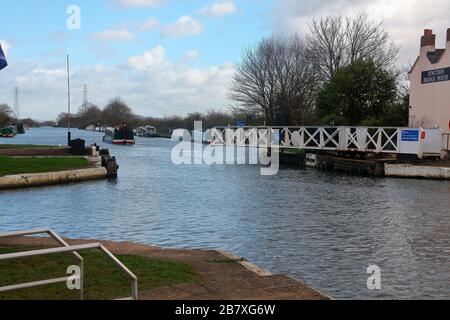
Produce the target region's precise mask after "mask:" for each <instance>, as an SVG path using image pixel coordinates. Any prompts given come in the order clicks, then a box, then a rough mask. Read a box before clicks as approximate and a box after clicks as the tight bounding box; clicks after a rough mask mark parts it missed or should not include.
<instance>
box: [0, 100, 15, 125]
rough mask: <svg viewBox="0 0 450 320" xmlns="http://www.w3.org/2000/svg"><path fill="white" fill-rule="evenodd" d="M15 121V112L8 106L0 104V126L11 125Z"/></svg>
mask: <svg viewBox="0 0 450 320" xmlns="http://www.w3.org/2000/svg"><path fill="white" fill-rule="evenodd" d="M12 119H13V111H12V109H11V107H10V106H9V105H7V104H0V126H2V125H6V124H9V123H10V122H11V120H12Z"/></svg>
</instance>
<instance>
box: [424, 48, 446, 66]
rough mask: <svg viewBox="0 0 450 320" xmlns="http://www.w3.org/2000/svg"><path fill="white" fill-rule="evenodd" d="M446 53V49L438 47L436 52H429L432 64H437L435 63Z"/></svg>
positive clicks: (428, 55)
mask: <svg viewBox="0 0 450 320" xmlns="http://www.w3.org/2000/svg"><path fill="white" fill-rule="evenodd" d="M444 53H445V49H436V51H434V52H428V53H427V57H428V60H430V62H431V63H432V64H435V63H438V62H439V60H440V59H441V57H442V55H443V54H444Z"/></svg>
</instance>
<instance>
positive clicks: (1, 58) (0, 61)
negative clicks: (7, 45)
mask: <svg viewBox="0 0 450 320" xmlns="http://www.w3.org/2000/svg"><path fill="white" fill-rule="evenodd" d="M7 65H8V62H6V57H5V54H4V53H3V49H2V45H1V44H0V70H2V69H4V68H6V66H7Z"/></svg>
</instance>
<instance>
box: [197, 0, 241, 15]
mask: <svg viewBox="0 0 450 320" xmlns="http://www.w3.org/2000/svg"><path fill="white" fill-rule="evenodd" d="M236 12H237V8H236V5H235V4H234V2H233V1H220V2H215V3H213V4H212V5H211V6H208V7H204V8H202V9H200V10H199V11H198V13H199V14H201V15H207V16H212V17H222V16H224V15H226V14H233V13H236Z"/></svg>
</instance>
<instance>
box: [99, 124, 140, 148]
mask: <svg viewBox="0 0 450 320" xmlns="http://www.w3.org/2000/svg"><path fill="white" fill-rule="evenodd" d="M103 142H106V143H111V144H118V145H133V144H135V143H136V140H135V139H134V132H133V129H131V128H129V127H127V126H120V127H118V128H106V129H105V135H104V136H103Z"/></svg>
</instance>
